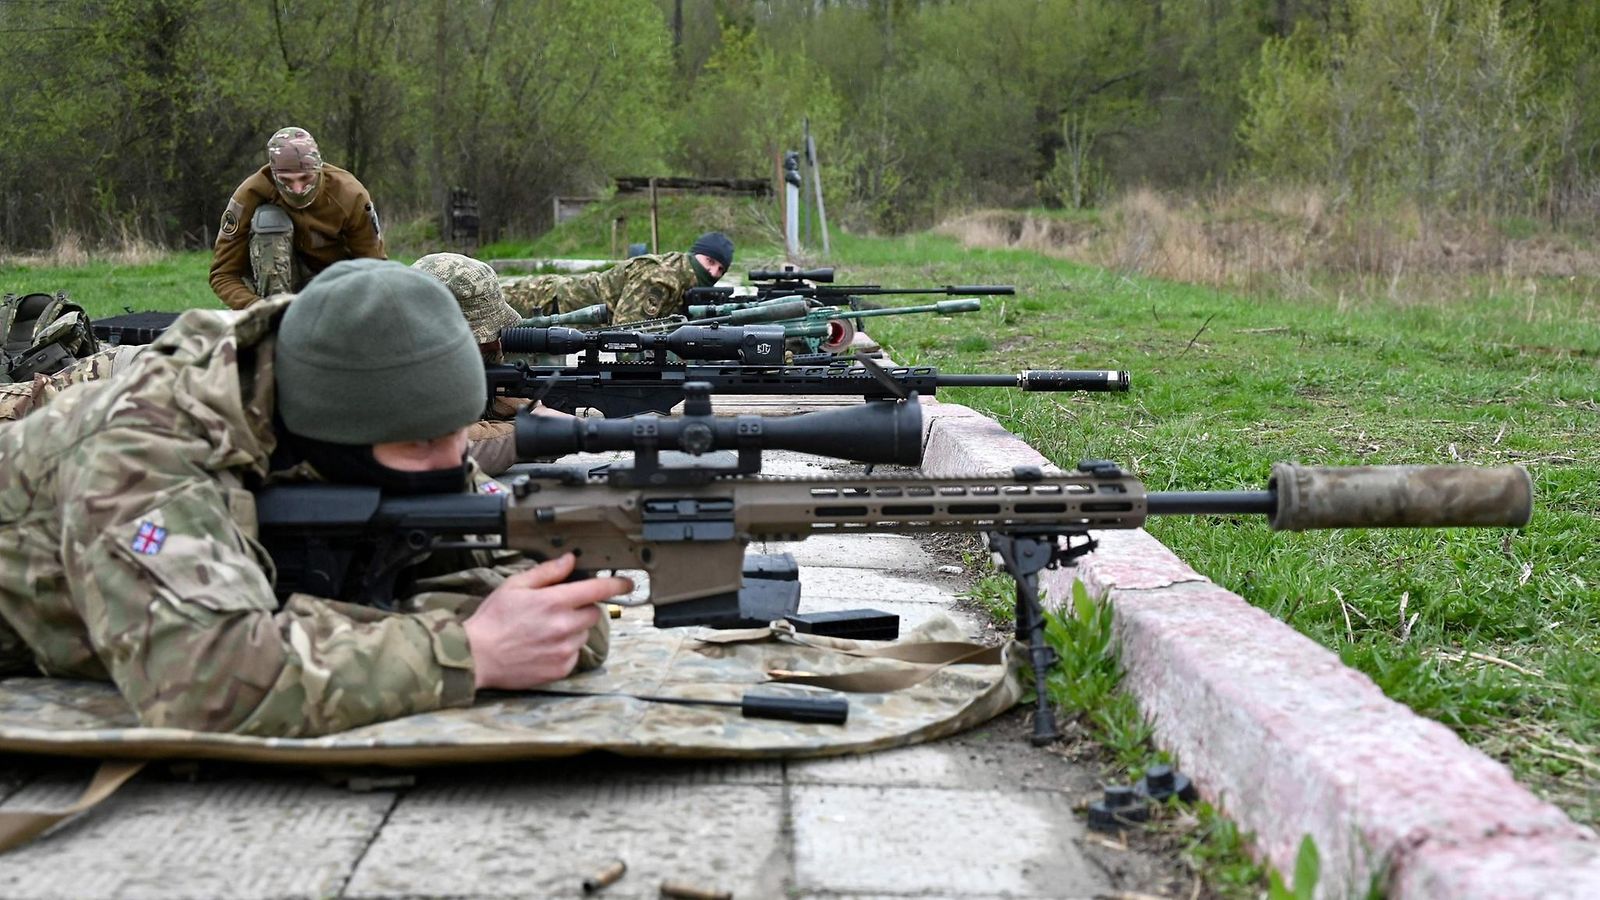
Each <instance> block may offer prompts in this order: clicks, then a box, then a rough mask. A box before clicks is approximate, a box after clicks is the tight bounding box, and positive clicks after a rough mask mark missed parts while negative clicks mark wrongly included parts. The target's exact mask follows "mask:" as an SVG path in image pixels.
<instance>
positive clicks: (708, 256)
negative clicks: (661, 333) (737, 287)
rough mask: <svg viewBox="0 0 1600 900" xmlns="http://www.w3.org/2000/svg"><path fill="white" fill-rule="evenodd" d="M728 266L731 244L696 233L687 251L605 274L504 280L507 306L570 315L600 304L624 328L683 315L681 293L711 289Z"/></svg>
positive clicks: (717, 235)
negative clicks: (695, 288) (651, 320)
mask: <svg viewBox="0 0 1600 900" xmlns="http://www.w3.org/2000/svg"><path fill="white" fill-rule="evenodd" d="M731 265H733V241H732V240H731V239H730V238H729V237H728V236H727V235H725V234H723V233H722V232H720V231H708V232H706V233H705V234H702V235H700V237H699V238H697V239H696V240H695V242H694V245H693V246H691V247H690V248H689V252H688V253H661V254H656V255H649V254H646V255H644V256H635V257H633V258H631V259H627V260H624V261H622V262H621V263H618V264H617V265H615V266H613V267H611V268H610V269H607V270H605V271H604V272H591V273H588V274H584V275H528V276H523V277H519V278H508V279H506V280H505V281H504V282H503V285H502V286H503V289H504V291H505V298H506V302H507V303H510V304H511V306H512V308H513V309H515V310H517V311H518V312H519V313H521V314H522V315H524V316H536V315H550V314H552V313H558V312H571V311H572V310H575V309H582V308H583V307H585V306H592V305H594V304H596V303H604V304H606V305H608V306H610V307H611V321H612V323H613V324H615V325H619V326H620V325H625V324H626V323H628V322H637V321H640V320H642V319H655V318H659V317H661V316H671V315H682V314H683V313H684V312H685V311H686V310H687V308H688V303H687V301H686V300H685V299H684V293H685V292H686V291H688V290H689V289H690V288H692V287H710V286H711V285H713V284H716V283H717V279H719V278H721V277H722V276H723V274H724V273H726V272H727V271H728V267H729V266H731Z"/></svg>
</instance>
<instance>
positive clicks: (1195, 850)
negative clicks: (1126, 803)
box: [965, 553, 1320, 900]
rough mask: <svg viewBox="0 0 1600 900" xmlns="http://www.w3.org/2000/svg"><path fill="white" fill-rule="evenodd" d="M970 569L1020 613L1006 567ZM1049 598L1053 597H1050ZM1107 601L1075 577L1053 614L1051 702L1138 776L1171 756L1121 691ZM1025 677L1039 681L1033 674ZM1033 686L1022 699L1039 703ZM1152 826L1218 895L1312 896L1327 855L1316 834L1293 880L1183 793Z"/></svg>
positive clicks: (989, 599) (984, 564)
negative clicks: (1261, 859) (1322, 852)
mask: <svg viewBox="0 0 1600 900" xmlns="http://www.w3.org/2000/svg"><path fill="white" fill-rule="evenodd" d="M965 561H966V563H967V565H968V567H969V569H972V570H975V571H977V572H979V573H981V574H979V577H978V579H977V581H976V582H975V583H974V584H973V587H972V589H971V591H970V592H969V593H968V594H967V597H968V599H970V600H972V601H974V602H975V603H977V604H978V605H979V606H981V607H982V608H983V609H984V610H985V611H986V612H987V613H989V615H990V616H992V617H993V618H994V619H995V620H996V621H997V622H999V623H1011V622H1014V621H1015V620H1016V617H1015V609H1014V602H1015V594H1014V591H1013V588H1012V583H1011V579H1010V578H1009V577H1008V576H1006V575H1004V574H1001V573H1000V572H999V571H997V570H996V569H995V568H994V565H993V564H992V563H991V562H989V561H988V560H987V559H983V558H980V557H979V556H978V554H975V553H971V554H967V557H966V560H965ZM1047 605H1048V604H1047ZM1112 621H1113V617H1112V607H1111V604H1110V603H1109V602H1105V603H1097V602H1095V601H1094V600H1093V599H1092V598H1090V596H1089V591H1088V589H1087V588H1086V587H1085V586H1084V585H1083V583H1082V582H1081V581H1074V582H1073V583H1072V598H1071V602H1070V603H1068V604H1064V605H1063V607H1062V608H1061V609H1059V610H1057V611H1054V612H1050V613H1047V614H1046V616H1045V637H1046V639H1047V640H1048V641H1049V642H1050V646H1051V647H1052V648H1054V649H1055V651H1056V653H1057V654H1058V655H1059V657H1060V661H1059V662H1058V663H1057V664H1056V666H1055V668H1054V669H1053V670H1052V671H1051V673H1050V676H1049V678H1048V679H1047V681H1046V685H1047V689H1048V690H1049V692H1050V699H1051V702H1052V703H1054V704H1055V705H1056V707H1057V708H1058V709H1060V710H1061V711H1062V713H1064V718H1065V720H1072V721H1075V722H1076V723H1077V725H1078V727H1079V728H1081V729H1082V731H1083V733H1084V735H1085V736H1086V737H1087V738H1089V739H1090V740H1092V741H1094V742H1095V743H1097V744H1099V745H1100V746H1101V747H1103V748H1104V749H1105V751H1106V752H1107V753H1108V754H1109V755H1110V757H1111V761H1112V763H1113V767H1114V769H1116V770H1120V771H1123V772H1125V773H1126V776H1127V777H1126V778H1125V779H1109V778H1108V781H1112V780H1115V781H1124V780H1125V781H1129V782H1131V781H1134V780H1137V778H1138V777H1140V776H1142V775H1143V774H1144V771H1145V770H1146V769H1148V768H1149V767H1150V766H1153V765H1157V764H1160V763H1171V762H1172V759H1171V757H1170V756H1169V755H1168V754H1167V753H1165V752H1163V751H1161V750H1158V749H1156V747H1155V745H1154V744H1153V743H1152V742H1151V738H1152V733H1151V729H1150V725H1149V723H1147V722H1146V721H1145V719H1144V717H1143V716H1142V715H1140V713H1139V707H1138V704H1137V703H1135V701H1134V698H1133V696H1132V695H1131V694H1129V693H1127V692H1126V691H1123V690H1121V684H1122V676H1123V671H1122V665H1121V660H1120V657H1119V651H1118V647H1117V642H1116V635H1115V632H1114V630H1113V628H1112ZM1023 683H1024V684H1025V685H1026V684H1032V683H1033V682H1032V679H1031V677H1030V678H1025V679H1024V680H1023ZM1033 699H1034V698H1033V696H1032V695H1031V694H1030V695H1029V696H1026V697H1024V698H1023V702H1024V703H1031V702H1033ZM1152 812H1153V816H1152V819H1151V821H1150V823H1149V824H1148V825H1146V826H1144V828H1145V831H1146V833H1147V834H1148V835H1149V836H1150V837H1152V838H1153V839H1155V840H1156V841H1157V842H1158V843H1162V844H1165V845H1166V846H1167V847H1168V848H1169V849H1171V848H1173V847H1174V846H1176V847H1177V848H1178V849H1179V850H1180V854H1181V857H1182V859H1183V860H1184V862H1185V863H1186V864H1187V865H1188V866H1189V867H1190V868H1191V869H1192V870H1193V871H1194V873H1195V874H1196V875H1197V876H1198V877H1199V878H1200V879H1201V880H1202V881H1203V882H1204V883H1205V885H1206V886H1207V887H1209V888H1210V890H1211V892H1212V893H1213V894H1214V895H1216V896H1220V897H1239V898H1244V897H1250V898H1255V897H1260V896H1263V895H1265V896H1267V897H1268V898H1269V900H1301V898H1309V897H1311V896H1313V891H1314V890H1315V887H1316V884H1317V881H1318V878H1319V873H1320V858H1319V854H1318V851H1317V847H1316V844H1315V842H1314V841H1312V839H1311V837H1310V835H1307V836H1306V837H1305V839H1304V840H1303V841H1302V842H1301V844H1300V851H1299V854H1298V856H1297V857H1296V860H1295V872H1294V879H1293V881H1292V883H1288V884H1286V883H1285V882H1284V881H1283V877H1282V876H1281V875H1280V874H1279V873H1278V872H1276V871H1274V870H1272V869H1271V868H1270V867H1268V866H1266V865H1263V864H1261V863H1257V862H1255V861H1254V860H1252V859H1251V858H1250V855H1249V847H1250V843H1251V838H1250V835H1248V834H1241V833H1240V831H1239V828H1238V826H1237V825H1235V824H1234V823H1233V822H1231V821H1229V820H1228V819H1227V818H1226V817H1224V816H1223V815H1222V814H1221V813H1220V812H1218V811H1217V810H1216V808H1215V807H1213V806H1212V805H1211V804H1209V803H1205V802H1201V803H1196V804H1194V805H1192V806H1186V805H1183V804H1181V803H1180V802H1179V801H1178V800H1177V799H1176V798H1173V799H1171V800H1169V801H1168V802H1167V804H1166V805H1164V806H1159V807H1157V808H1155V809H1154V810H1153V811H1152Z"/></svg>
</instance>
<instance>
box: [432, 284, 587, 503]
mask: <svg viewBox="0 0 1600 900" xmlns="http://www.w3.org/2000/svg"><path fill="white" fill-rule="evenodd" d="M411 267H412V268H413V269H417V270H419V271H422V272H427V273H428V274H429V275H432V276H433V277H435V278H437V279H439V280H440V281H442V282H444V286H445V287H447V288H449V289H450V293H451V294H453V295H455V298H456V302H457V303H460V304H461V313H462V315H464V316H465V317H466V320H467V327H468V328H471V329H472V336H473V338H475V339H476V340H477V342H478V352H479V353H481V354H482V355H483V361H484V362H486V363H498V362H504V361H505V352H504V351H503V350H502V349H501V346H500V331H501V329H504V328H509V327H510V326H512V325H515V324H517V322H518V321H520V320H521V318H522V317H521V316H519V315H517V311H516V310H514V309H512V308H511V307H510V306H509V305H507V304H506V301H505V298H504V297H503V296H502V295H501V293H500V279H499V278H498V277H497V276H496V275H495V274H494V269H492V268H490V267H489V264H488V263H486V262H483V261H482V260H477V259H473V258H472V257H470V256H463V255H461V254H459V253H430V254H428V255H427V256H424V257H422V258H421V259H419V260H417V261H416V262H414V263H412V264H411ZM529 404H530V401H528V400H524V399H521V398H518V397H492V398H490V400H489V408H488V409H487V410H485V412H484V418H483V420H482V421H479V422H475V423H473V424H472V425H471V426H470V427H469V428H468V429H467V441H468V444H469V449H468V451H467V452H468V453H469V454H470V455H471V456H472V458H473V459H474V460H475V461H476V462H477V463H478V465H479V466H480V467H481V468H482V469H483V471H484V472H485V473H486V474H489V475H500V474H502V473H504V472H505V471H506V470H507V469H510V468H511V467H512V466H513V465H515V464H516V463H517V434H516V427H515V425H514V420H515V419H516V417H517V413H518V412H520V411H521V410H522V409H523V408H525V407H527V406H529ZM532 406H533V411H534V412H535V413H536V414H539V415H549V416H565V415H566V413H562V412H557V411H556V410H553V409H548V408H546V407H545V405H544V404H543V403H534V404H532Z"/></svg>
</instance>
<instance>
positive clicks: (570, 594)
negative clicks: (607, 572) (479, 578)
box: [461, 553, 633, 691]
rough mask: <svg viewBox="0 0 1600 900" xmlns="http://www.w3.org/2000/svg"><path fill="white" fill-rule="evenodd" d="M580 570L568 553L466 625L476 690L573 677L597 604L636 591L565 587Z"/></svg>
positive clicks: (616, 585)
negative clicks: (574, 667) (569, 579)
mask: <svg viewBox="0 0 1600 900" xmlns="http://www.w3.org/2000/svg"><path fill="white" fill-rule="evenodd" d="M576 565H577V560H576V559H575V558H574V557H573V555H572V554H570V553H568V554H566V555H564V556H561V557H559V558H557V559H553V560H550V561H549V562H544V563H540V564H539V565H537V566H534V567H533V568H531V569H529V570H527V571H526V572H519V573H517V574H516V575H513V576H511V577H510V578H507V579H506V580H505V583H504V584H502V585H500V587H498V588H496V589H495V591H494V593H492V594H490V595H489V596H488V597H486V598H484V601H483V603H482V605H480V606H479V607H478V611H477V612H475V613H473V614H472V615H471V616H470V617H468V618H467V619H466V620H465V621H463V622H462V623H461V625H462V627H463V628H465V629H466V632H467V643H468V644H469V645H470V646H471V649H472V664H473V668H474V670H475V672H474V674H475V676H476V685H477V687H479V688H499V689H501V690H512V691H517V690H526V689H528V688H532V687H537V686H538V685H541V684H545V683H547V682H551V681H556V680H558V679H561V678H565V677H567V676H568V675H570V674H571V673H572V668H573V666H575V665H577V663H578V651H580V650H582V649H583V645H584V642H585V641H586V640H588V636H589V629H591V628H593V627H594V625H595V623H596V622H598V621H600V615H601V611H600V607H599V605H598V604H599V603H600V602H601V601H604V600H609V599H610V598H612V597H616V596H619V595H622V594H626V593H628V592H629V591H631V590H633V582H631V581H629V580H628V579H626V578H615V577H612V578H587V579H584V580H582V581H573V582H568V583H565V584H563V583H562V579H564V578H566V577H567V576H568V575H571V574H572V570H573V567H574V566H576Z"/></svg>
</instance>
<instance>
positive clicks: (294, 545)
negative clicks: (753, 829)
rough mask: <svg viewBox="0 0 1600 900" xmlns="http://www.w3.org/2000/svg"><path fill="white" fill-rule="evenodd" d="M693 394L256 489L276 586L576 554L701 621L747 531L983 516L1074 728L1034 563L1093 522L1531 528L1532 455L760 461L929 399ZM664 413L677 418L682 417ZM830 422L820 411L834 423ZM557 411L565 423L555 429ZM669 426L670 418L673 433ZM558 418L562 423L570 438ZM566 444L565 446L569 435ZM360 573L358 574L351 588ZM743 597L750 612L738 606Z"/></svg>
mask: <svg viewBox="0 0 1600 900" xmlns="http://www.w3.org/2000/svg"><path fill="white" fill-rule="evenodd" d="M697 394H698V397H697V399H696V407H697V408H696V409H694V410H692V411H691V414H690V415H689V416H686V417H685V418H683V419H677V420H672V419H668V420H655V421H648V420H647V421H645V422H643V423H640V427H632V428H630V427H629V426H628V423H622V422H598V421H588V422H584V421H577V422H571V423H556V424H551V423H548V422H536V421H535V419H539V418H546V419H547V418H548V417H536V416H532V415H526V414H525V415H523V416H521V417H519V420H518V422H517V429H518V435H517V444H518V452H519V455H523V454H524V453H528V454H533V453H540V452H549V451H551V450H563V449H569V448H570V449H614V448H617V447H619V446H631V447H632V448H633V449H634V450H635V453H636V455H637V456H638V459H637V460H636V462H638V463H641V464H642V465H640V466H637V467H636V468H635V469H628V470H618V471H612V472H609V473H607V474H606V475H605V476H603V480H602V479H601V478H600V477H595V476H593V475H572V474H568V475H566V476H564V477H563V476H551V477H524V478H521V479H518V480H517V481H516V482H514V483H513V489H512V494H511V496H509V497H508V496H506V495H504V494H499V495H485V494H477V495H465V494H463V495H432V496H407V497H385V496H383V495H382V494H381V492H380V491H379V490H378V489H376V488H369V487H353V486H343V485H284V486H277V487H272V488H267V489H264V490H262V491H261V492H259V493H258V494H257V497H256V505H257V512H258V520H259V523H260V526H261V530H260V535H261V540H262V542H263V544H264V545H265V546H266V547H267V549H268V551H269V552H270V553H271V554H272V557H273V560H274V562H275V563H276V564H277V574H278V580H277V583H276V584H275V588H276V589H277V591H278V593H279V595H280V596H287V595H288V594H289V593H292V592H295V591H303V592H307V593H313V594H317V595H320V596H335V597H345V598H348V597H350V596H351V594H354V595H355V596H356V597H358V598H360V599H362V600H363V601H364V602H369V603H374V604H377V605H380V606H383V605H388V604H392V603H393V598H394V597H396V596H397V593H396V579H397V576H398V574H399V571H400V568H401V567H402V566H403V565H405V564H406V563H408V562H409V561H411V560H414V559H416V558H417V557H418V556H419V555H421V554H425V553H428V552H431V551H433V550H439V549H451V548H456V549H460V548H470V549H501V548H509V549H512V550H518V551H522V552H524V553H527V554H528V555H530V556H532V557H534V558H537V559H549V558H552V557H555V556H559V555H561V554H563V553H567V552H571V553H574V554H576V555H577V558H578V560H579V565H580V566H582V567H583V569H584V570H585V571H587V572H595V571H599V570H616V569H622V570H643V571H645V572H648V573H649V575H650V602H651V603H652V604H654V605H655V608H656V624H657V625H658V626H662V627H666V626H672V625H693V624H697V623H700V622H705V621H714V620H718V619H720V618H724V617H725V616H726V614H727V608H728V606H729V604H733V605H734V606H735V607H737V603H738V590H739V588H740V585H741V582H742V575H741V573H742V571H743V563H744V553H745V547H746V546H747V545H748V544H749V543H751V542H752V541H793V540H799V539H803V538H805V537H808V536H809V535H812V534H851V533H896V534H901V533H919V532H939V531H954V532H968V533H972V532H978V533H983V534H986V535H987V540H988V544H989V548H990V549H991V550H992V551H994V552H995V553H996V555H997V556H998V557H999V559H1000V562H1001V565H1002V566H1003V567H1004V568H1005V570H1006V572H1007V573H1008V574H1009V575H1011V577H1012V578H1013V579H1014V580H1015V582H1016V604H1017V606H1016V637H1017V640H1019V641H1024V642H1025V643H1026V644H1027V649H1028V654H1029V659H1030V661H1031V663H1032V667H1033V674H1034V679H1035V690H1036V692H1037V696H1038V703H1039V706H1038V710H1037V712H1036V715H1035V717H1034V733H1033V741H1034V743H1036V744H1044V743H1049V742H1050V741H1052V740H1054V739H1055V738H1056V737H1057V736H1058V732H1057V731H1056V728H1055V722H1054V715H1053V712H1052V710H1051V708H1050V706H1049V700H1048V693H1047V691H1046V687H1045V678H1046V676H1047V674H1048V671H1049V669H1050V667H1051V666H1052V665H1054V663H1055V662H1056V656H1055V653H1054V651H1052V650H1051V649H1050V647H1049V645H1048V644H1047V643H1046V642H1045V638H1044V613H1043V609H1042V605H1041V602H1040V598H1039V590H1038V576H1039V573H1040V572H1041V571H1043V570H1045V569H1049V568H1056V567H1058V566H1071V565H1073V564H1074V562H1075V561H1076V560H1077V559H1078V558H1079V557H1081V556H1083V555H1084V554H1085V553H1088V552H1089V551H1091V550H1093V549H1094V548H1095V546H1096V542H1095V540H1094V538H1093V537H1092V536H1091V534H1090V532H1092V531H1095V530H1106V529H1124V528H1138V527H1141V526H1142V525H1143V524H1144V523H1145V520H1146V518H1147V517H1148V516H1152V515H1232V516H1239V515H1249V516H1265V517H1266V518H1267V521H1268V524H1269V525H1270V526H1271V527H1272V528H1273V529H1274V530H1288V531H1303V530H1309V529H1342V528H1423V527H1426V528H1432V527H1450V526H1466V527H1496V526H1503V527H1518V526H1521V525H1525V524H1527V522H1528V520H1529V518H1530V516H1531V514H1532V505H1533V485H1532V481H1531V479H1530V478H1529V477H1528V473H1527V471H1526V470H1524V469H1523V468H1521V467H1520V466H1499V467H1476V466H1351V467H1307V466H1300V465H1296V464H1292V463H1277V464H1275V465H1274V466H1273V467H1272V477H1271V479H1270V480H1269V481H1268V482H1267V486H1266V489H1265V490H1259V491H1199V492H1182V491H1180V492H1151V491H1147V490H1146V489H1145V486H1144V484H1143V483H1142V482H1140V481H1139V480H1138V479H1137V478H1135V477H1133V476H1132V475H1129V474H1128V473H1126V472H1124V471H1123V470H1122V469H1121V468H1119V467H1118V466H1117V465H1116V464H1115V463H1111V462H1105V461H1090V462H1084V463H1080V464H1079V466H1078V468H1077V470H1076V471H1072V472H1062V473H1054V474H1050V473H1045V472H1043V471H1041V470H1040V469H1038V468H1037V467H1018V468H1016V469H1014V470H1013V471H1012V472H1011V474H1010V475H997V476H977V477H971V478H922V477H904V476H902V477H893V476H888V477H883V476H861V477H816V478H782V479H764V478H750V477H744V476H746V475H748V474H749V470H750V465H749V464H750V462H751V461H752V459H754V460H759V454H760V452H761V450H762V449H800V450H805V451H808V452H814V453H815V452H821V453H824V454H827V455H837V456H840V457H842V458H847V459H859V460H863V461H897V462H905V461H907V460H909V459H912V458H914V457H915V455H916V454H920V442H919V441H916V440H913V436H920V431H921V429H920V413H919V411H918V409H917V405H916V402H915V400H912V401H910V402H909V403H905V402H902V403H896V404H868V405H867V406H864V407H857V408H853V409H850V410H840V411H834V412H829V413H812V414H809V415H810V416H824V417H827V423H828V426H827V427H826V428H823V427H815V426H813V425H811V423H805V422H801V421H797V420H804V419H806V418H807V416H796V417H792V418H789V419H764V418H763V417H760V416H741V417H739V419H738V420H737V421H726V420H725V421H723V422H721V423H719V422H717V421H716V417H713V416H711V415H710V407H709V403H708V402H705V397H704V395H703V393H699V392H698V391H697ZM666 423H676V425H675V427H673V428H671V429H666V428H665V427H664V426H665V425H666ZM820 424H821V423H820V422H817V423H816V425H820ZM551 429H553V430H551ZM669 431H670V434H669ZM551 436H559V440H556V439H554V438H553V437H551ZM664 439H670V440H669V441H668V443H669V444H670V445H672V446H676V447H678V448H680V449H683V450H687V451H689V452H692V453H703V452H708V451H711V450H716V449H730V448H737V449H738V450H739V455H740V458H741V460H740V464H739V466H738V467H737V468H735V469H731V470H726V471H722V472H719V471H716V470H708V469H706V468H690V469H671V468H662V467H660V466H659V460H658V453H659V450H660V449H661V448H662V444H663V440H664ZM557 444H560V446H557ZM352 586H353V588H354V590H353V591H352V590H350V588H351V587H352ZM736 611H737V610H735V612H736Z"/></svg>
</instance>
